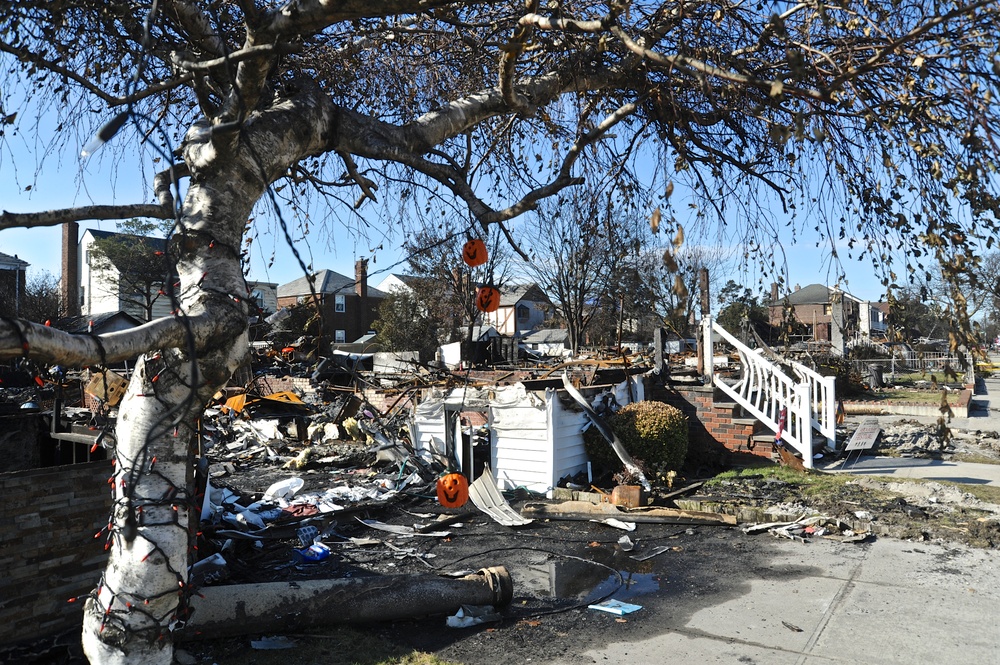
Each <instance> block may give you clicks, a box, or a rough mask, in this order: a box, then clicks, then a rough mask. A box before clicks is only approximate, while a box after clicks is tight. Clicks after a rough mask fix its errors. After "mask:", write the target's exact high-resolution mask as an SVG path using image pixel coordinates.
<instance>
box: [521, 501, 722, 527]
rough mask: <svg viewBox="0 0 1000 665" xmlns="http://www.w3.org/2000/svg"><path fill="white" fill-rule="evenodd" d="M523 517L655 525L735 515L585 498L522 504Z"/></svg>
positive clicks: (704, 521) (712, 520) (717, 519)
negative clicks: (626, 505)
mask: <svg viewBox="0 0 1000 665" xmlns="http://www.w3.org/2000/svg"><path fill="white" fill-rule="evenodd" d="M521 514H522V515H524V516H525V517H532V518H535V519H550V520H579V521H587V520H593V519H604V518H607V517H613V518H615V519H619V520H623V521H626V522H646V523H656V524H705V525H711V524H714V525H718V526H733V525H735V524H736V517H734V516H733V515H722V514H719V513H706V512H699V511H696V510H679V509H677V508H629V509H622V508H619V507H618V506H613V505H611V504H609V503H600V504H594V503H590V502H589V501H564V502H563V503H558V504H549V503H526V504H524V507H523V508H521Z"/></svg>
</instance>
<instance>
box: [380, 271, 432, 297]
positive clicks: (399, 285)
mask: <svg viewBox="0 0 1000 665" xmlns="http://www.w3.org/2000/svg"><path fill="white" fill-rule="evenodd" d="M423 279H426V278H425V277H415V276H413V275H400V274H398V273H390V274H389V275H386V278H385V279H383V280H382V281H381V282H379V283H378V284H376V285H375V288H376V289H378V290H379V291H381V292H382V293H395V292H399V291H413V286H414V284H415V283H416V282H418V281H420V280H423Z"/></svg>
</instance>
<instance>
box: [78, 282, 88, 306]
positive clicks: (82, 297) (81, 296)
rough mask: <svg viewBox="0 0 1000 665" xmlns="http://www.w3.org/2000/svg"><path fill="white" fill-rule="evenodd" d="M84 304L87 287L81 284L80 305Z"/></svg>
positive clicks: (85, 302)
mask: <svg viewBox="0 0 1000 665" xmlns="http://www.w3.org/2000/svg"><path fill="white" fill-rule="evenodd" d="M86 304H87V287H86V286H81V287H80V305H86Z"/></svg>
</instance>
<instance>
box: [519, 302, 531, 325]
mask: <svg viewBox="0 0 1000 665" xmlns="http://www.w3.org/2000/svg"><path fill="white" fill-rule="evenodd" d="M530 315H531V310H530V309H528V306H527V305H518V306H517V320H518V321H527V320H528V316H530Z"/></svg>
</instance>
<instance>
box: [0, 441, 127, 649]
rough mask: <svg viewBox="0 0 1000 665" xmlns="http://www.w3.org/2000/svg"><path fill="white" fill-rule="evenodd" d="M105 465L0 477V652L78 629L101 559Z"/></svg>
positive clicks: (107, 506) (107, 496) (107, 501)
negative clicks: (7, 646)
mask: <svg viewBox="0 0 1000 665" xmlns="http://www.w3.org/2000/svg"><path fill="white" fill-rule="evenodd" d="M110 476H111V462H110V461H108V460H105V461H100V462H89V463H87V464H74V465H70V466H59V467H50V468H45V469H34V470H31V471H18V472H15V473H2V474H0V497H3V498H2V500H0V571H3V574H2V577H0V644H12V643H16V642H21V641H24V640H29V639H33V638H38V637H45V636H50V635H55V634H58V633H61V632H63V631H66V630H69V629H72V628H73V627H75V626H80V625H81V622H82V616H83V607H82V602H77V603H69V602H67V600H68V599H70V598H75V597H77V596H81V595H83V594H86V593H87V592H89V591H90V590H91V589H93V588H94V587H95V586H96V584H97V581H98V579H99V578H100V575H101V571H102V570H103V569H104V564H105V561H106V559H107V557H106V555H105V553H104V541H103V540H102V539H95V538H94V534H95V533H97V531H98V530H99V529H101V527H103V526H106V525H107V523H108V515H109V514H110V513H111V493H110V492H109V491H108V485H107V481H108V478H109V477H110Z"/></svg>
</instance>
